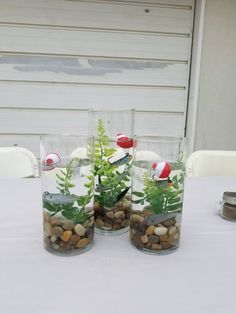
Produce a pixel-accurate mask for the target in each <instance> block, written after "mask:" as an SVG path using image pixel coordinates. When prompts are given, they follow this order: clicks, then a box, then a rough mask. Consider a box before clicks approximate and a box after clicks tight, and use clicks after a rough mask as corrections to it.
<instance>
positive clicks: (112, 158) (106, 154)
mask: <svg viewBox="0 0 236 314" xmlns="http://www.w3.org/2000/svg"><path fill="white" fill-rule="evenodd" d="M89 125H90V126H91V129H90V134H91V135H93V136H94V137H95V148H94V177H95V196H94V200H95V202H94V213H95V227H96V229H95V230H96V232H97V233H100V234H104V235H114V234H121V233H123V232H126V231H127V230H128V228H129V217H130V209H131V196H130V187H131V164H132V156H133V128H134V111H133V110H120V111H119V110H106V111H99V110H97V111H96V110H91V112H90V123H89Z"/></svg>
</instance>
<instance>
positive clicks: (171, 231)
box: [168, 226, 177, 235]
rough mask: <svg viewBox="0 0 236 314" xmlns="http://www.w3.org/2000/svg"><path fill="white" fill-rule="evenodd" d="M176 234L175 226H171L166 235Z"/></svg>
mask: <svg viewBox="0 0 236 314" xmlns="http://www.w3.org/2000/svg"><path fill="white" fill-rule="evenodd" d="M176 232H177V228H176V226H171V227H169V230H168V233H169V234H170V235H173V234H175V233H176Z"/></svg>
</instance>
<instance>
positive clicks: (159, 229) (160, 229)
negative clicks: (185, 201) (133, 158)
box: [154, 227, 168, 236]
mask: <svg viewBox="0 0 236 314" xmlns="http://www.w3.org/2000/svg"><path fill="white" fill-rule="evenodd" d="M167 231H168V229H167V228H166V227H156V228H155V229H154V233H155V234H156V235H158V236H160V235H163V234H166V233H167Z"/></svg>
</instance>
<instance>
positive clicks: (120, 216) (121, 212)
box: [114, 210, 125, 219]
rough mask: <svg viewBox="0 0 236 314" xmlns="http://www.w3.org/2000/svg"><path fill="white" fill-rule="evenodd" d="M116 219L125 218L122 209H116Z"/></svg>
mask: <svg viewBox="0 0 236 314" xmlns="http://www.w3.org/2000/svg"><path fill="white" fill-rule="evenodd" d="M114 216H115V218H116V219H124V218H125V213H124V212H123V211H121V210H120V211H118V212H116V213H115V214H114Z"/></svg>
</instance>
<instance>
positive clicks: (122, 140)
mask: <svg viewBox="0 0 236 314" xmlns="http://www.w3.org/2000/svg"><path fill="white" fill-rule="evenodd" d="M116 140H117V145H118V146H120V147H121V148H131V147H133V145H134V143H133V140H132V139H131V138H128V136H125V135H124V134H122V133H118V134H117V137H116Z"/></svg>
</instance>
